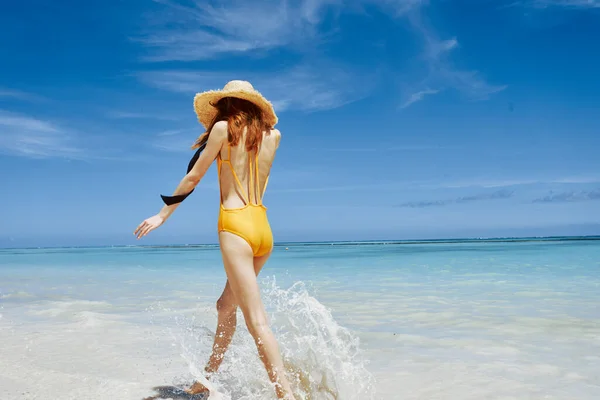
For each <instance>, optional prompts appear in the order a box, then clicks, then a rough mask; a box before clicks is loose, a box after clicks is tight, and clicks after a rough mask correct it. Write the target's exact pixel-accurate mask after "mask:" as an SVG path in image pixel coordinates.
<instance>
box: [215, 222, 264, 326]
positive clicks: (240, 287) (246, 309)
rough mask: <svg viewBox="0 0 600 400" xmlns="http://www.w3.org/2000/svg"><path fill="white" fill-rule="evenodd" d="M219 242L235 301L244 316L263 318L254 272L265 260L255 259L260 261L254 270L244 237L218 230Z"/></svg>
mask: <svg viewBox="0 0 600 400" xmlns="http://www.w3.org/2000/svg"><path fill="white" fill-rule="evenodd" d="M219 242H220V245H221V254H222V256H223V265H224V266H225V273H226V274H227V280H228V282H229V286H230V287H231V290H232V292H233V294H234V296H235V300H236V303H237V304H238V305H239V306H240V308H241V309H242V312H243V313H244V316H245V317H246V318H264V306H263V304H262V301H261V299H260V289H259V287H258V282H257V280H256V274H257V273H258V272H259V271H260V268H262V265H264V261H266V260H257V261H262V263H260V262H259V263H257V265H256V267H258V270H259V271H256V270H255V259H254V255H253V254H252V249H251V248H250V245H249V244H248V243H247V242H246V241H245V240H244V239H242V238H241V237H239V236H237V235H235V234H233V233H230V232H220V233H219ZM259 264H262V265H259Z"/></svg>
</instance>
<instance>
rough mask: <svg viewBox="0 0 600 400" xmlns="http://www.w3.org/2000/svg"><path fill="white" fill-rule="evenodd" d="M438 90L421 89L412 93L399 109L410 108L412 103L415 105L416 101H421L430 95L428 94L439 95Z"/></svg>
mask: <svg viewBox="0 0 600 400" xmlns="http://www.w3.org/2000/svg"><path fill="white" fill-rule="evenodd" d="M439 92H440V91H439V89H423V90H420V91H418V92H416V93H413V94H411V95H410V97H409V98H408V100H406V101H405V102H404V103H403V104H402V105H401V106H400V108H406V107H408V106H410V105H411V104H412V103H416V102H417V101H421V100H423V99H424V98H425V96H427V95H430V94H437V93H439Z"/></svg>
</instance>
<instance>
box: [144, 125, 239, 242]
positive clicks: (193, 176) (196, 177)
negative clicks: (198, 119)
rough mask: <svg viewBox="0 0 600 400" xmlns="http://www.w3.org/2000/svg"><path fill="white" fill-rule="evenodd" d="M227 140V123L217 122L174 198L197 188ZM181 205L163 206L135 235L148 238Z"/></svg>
mask: <svg viewBox="0 0 600 400" xmlns="http://www.w3.org/2000/svg"><path fill="white" fill-rule="evenodd" d="M226 140H227V122H225V121H220V122H217V123H216V124H215V126H214V127H213V129H212V130H211V131H210V135H209V136H208V141H207V143H206V148H205V149H204V151H203V152H202V153H200V156H199V157H198V160H196V163H195V164H194V167H193V168H192V169H191V170H190V172H188V173H187V174H186V175H185V176H184V177H183V179H181V181H180V182H179V185H177V188H176V189H175V192H173V196H178V195H182V194H185V193H189V192H191V191H192V189H194V188H196V186H197V185H198V183H200V181H201V180H202V178H203V177H204V174H206V171H207V170H208V168H209V167H210V165H211V164H212V163H213V161H214V160H215V158H217V155H218V154H219V152H220V151H221V147H222V146H223V143H224V142H225V141H226ZM179 204H181V203H175V204H171V205H165V206H163V208H162V209H161V210H160V211H159V212H158V214H156V215H154V216H152V217H150V218H147V219H146V220H144V221H143V222H142V223H141V224H140V225H138V227H137V228H136V229H135V231H134V235H136V236H137V238H138V239H140V238H141V237H143V236H146V235H147V234H148V233H150V232H151V231H153V230H154V229H156V228H158V227H159V226H161V225H162V224H163V223H164V222H165V221H166V220H167V219H168V218H169V217H170V216H171V214H173V212H174V211H175V210H176V209H177V207H178V206H179Z"/></svg>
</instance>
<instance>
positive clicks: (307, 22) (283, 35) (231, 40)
mask: <svg viewBox="0 0 600 400" xmlns="http://www.w3.org/2000/svg"><path fill="white" fill-rule="evenodd" d="M154 1H155V2H156V3H159V4H161V6H162V7H161V9H160V10H159V11H158V12H157V13H155V14H153V15H152V16H151V17H150V19H149V24H148V27H147V33H145V34H143V35H141V36H139V37H137V38H134V40H137V41H139V42H141V43H143V44H144V45H145V46H146V47H147V48H148V49H149V50H150V53H149V54H147V55H145V56H144V57H143V59H144V60H145V61H154V62H161V61H195V60H206V59H211V58H215V57H219V56H222V55H232V54H243V53H246V52H250V51H254V52H256V51H263V50H269V49H273V48H278V47H283V46H287V47H294V48H296V49H303V48H315V46H316V45H317V44H318V43H320V41H321V39H322V38H324V37H326V35H327V33H328V32H327V31H325V30H324V27H323V24H321V23H322V22H323V20H324V18H325V16H327V15H328V13H327V11H331V12H332V13H340V12H357V11H360V10H361V9H362V8H363V7H364V6H366V5H371V6H378V7H381V8H384V9H386V10H389V11H390V12H391V13H393V14H394V15H395V16H398V15H400V14H403V13H405V12H407V11H408V10H410V9H413V8H415V7H418V6H420V5H421V4H422V3H423V0H353V1H341V0H288V1H281V0H260V1H247V0H232V1H223V0H218V1H216V2H213V4H214V5H213V4H209V2H206V1H201V0H195V1H194V0H188V1H176V0H154ZM332 29H335V28H332Z"/></svg>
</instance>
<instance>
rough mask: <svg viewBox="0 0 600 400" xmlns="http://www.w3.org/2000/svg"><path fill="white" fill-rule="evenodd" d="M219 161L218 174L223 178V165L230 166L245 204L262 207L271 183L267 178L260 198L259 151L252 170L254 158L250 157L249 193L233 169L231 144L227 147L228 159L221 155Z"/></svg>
mask: <svg viewBox="0 0 600 400" xmlns="http://www.w3.org/2000/svg"><path fill="white" fill-rule="evenodd" d="M219 160H220V161H221V162H219V163H217V173H218V175H219V177H220V176H221V169H222V167H221V163H227V164H229V169H230V170H231V174H232V175H233V178H234V179H235V182H236V183H237V186H238V189H239V192H240V196H241V197H242V200H243V201H244V204H257V205H262V198H263V196H264V195H265V191H266V190H267V184H268V183H269V177H268V176H267V179H266V181H265V186H264V188H263V190H262V193H260V196H259V192H260V189H259V185H260V177H259V174H258V150H257V151H256V154H255V155H254V168H252V157H250V155H248V190H247V191H246V190H244V186H243V185H242V182H241V181H240V179H239V178H238V176H237V174H236V173H235V170H234V169H233V165H232V164H231V146H230V145H229V144H228V145H227V159H226V160H224V159H222V158H221V157H220V155H219ZM253 197H254V200H255V202H254V203H252V200H253ZM222 202H223V194H222V193H221V203H222Z"/></svg>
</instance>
